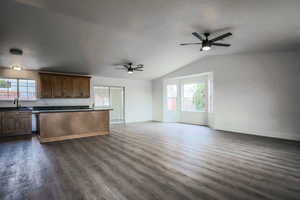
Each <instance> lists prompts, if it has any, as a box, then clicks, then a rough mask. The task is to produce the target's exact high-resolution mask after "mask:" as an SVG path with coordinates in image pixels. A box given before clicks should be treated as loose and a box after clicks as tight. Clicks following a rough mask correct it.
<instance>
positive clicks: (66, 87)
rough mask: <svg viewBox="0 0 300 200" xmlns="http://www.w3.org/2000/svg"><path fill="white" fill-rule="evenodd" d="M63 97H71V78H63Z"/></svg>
mask: <svg viewBox="0 0 300 200" xmlns="http://www.w3.org/2000/svg"><path fill="white" fill-rule="evenodd" d="M63 97H64V98H71V97H73V80H72V77H68V76H65V77H63Z"/></svg>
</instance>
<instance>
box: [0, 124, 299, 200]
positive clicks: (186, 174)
mask: <svg viewBox="0 0 300 200" xmlns="http://www.w3.org/2000/svg"><path fill="white" fill-rule="evenodd" d="M0 199H1V200H6V199H22V200H25V199H38V200H47V199H51V200H55V199H59V200H63V199H68V200H69V199H70V200H76V199H95V200H96V199H97V200H98V199H100V200H101V199H102V200H104V199H106V200H155V199H162V200H169V199H170V200H184V199H197V200H199V199H220V200H227V199H228V200H233V199H238V200H247V199H251V200H259V199H272V200H285V199H300V143H299V142H291V141H285V140H278V139H271V138H264V137H258V136H250V135H244V134H236V133H225V132H218V131H213V130H211V129H209V128H206V127H201V126H195V125H186V124H172V123H154V122H153V123H150V122H149V123H139V124H130V125H127V126H126V127H122V126H114V127H113V128H112V133H111V135H110V136H99V137H91V138H85V139H77V140H71V141H64V142H56V143H51V144H44V145H41V144H39V142H38V141H37V139H36V138H35V137H32V138H22V139H17V140H16V139H14V140H4V139H2V141H1V142H0Z"/></svg>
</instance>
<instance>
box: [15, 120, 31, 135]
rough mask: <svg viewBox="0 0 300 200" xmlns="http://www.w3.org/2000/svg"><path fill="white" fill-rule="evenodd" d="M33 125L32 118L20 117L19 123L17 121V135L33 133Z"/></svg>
mask: <svg viewBox="0 0 300 200" xmlns="http://www.w3.org/2000/svg"><path fill="white" fill-rule="evenodd" d="M31 124H32V121H31V117H30V116H21V117H18V118H17V121H16V133H30V132H32V128H31Z"/></svg>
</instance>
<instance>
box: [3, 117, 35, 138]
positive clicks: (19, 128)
mask: <svg viewBox="0 0 300 200" xmlns="http://www.w3.org/2000/svg"><path fill="white" fill-rule="evenodd" d="M31 132H32V116H31V112H29V111H28V112H27V111H26V112H23V111H8V112H2V113H1V135H2V136H10V135H23V134H29V133H31Z"/></svg>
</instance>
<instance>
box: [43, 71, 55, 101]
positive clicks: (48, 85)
mask: <svg viewBox="0 0 300 200" xmlns="http://www.w3.org/2000/svg"><path fill="white" fill-rule="evenodd" d="M40 77H41V85H40V86H41V88H40V92H41V94H40V96H41V98H52V80H53V78H52V76H51V75H48V74H41V75H40Z"/></svg>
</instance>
